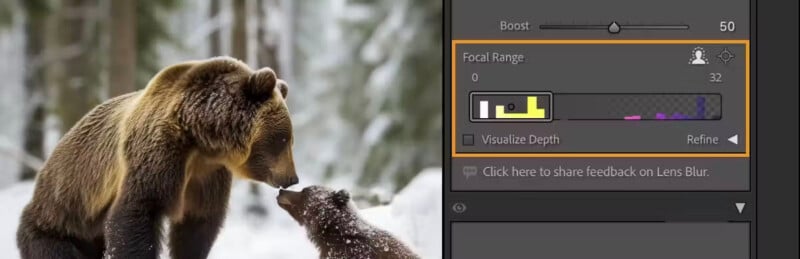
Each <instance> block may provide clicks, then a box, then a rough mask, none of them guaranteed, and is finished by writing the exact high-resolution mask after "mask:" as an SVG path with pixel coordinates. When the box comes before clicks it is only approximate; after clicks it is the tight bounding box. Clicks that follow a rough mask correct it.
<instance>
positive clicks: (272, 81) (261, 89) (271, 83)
mask: <svg viewBox="0 0 800 259" xmlns="http://www.w3.org/2000/svg"><path fill="white" fill-rule="evenodd" d="M277 81H278V79H277V77H276V76H275V71H272V69H270V68H268V67H265V68H262V69H259V70H258V71H256V72H254V73H253V74H252V75H250V78H248V79H247V83H246V84H245V85H244V89H243V90H244V93H245V94H246V95H247V96H250V97H253V98H256V99H259V100H266V99H269V97H270V96H271V95H272V91H274V90H275V85H276V84H277Z"/></svg>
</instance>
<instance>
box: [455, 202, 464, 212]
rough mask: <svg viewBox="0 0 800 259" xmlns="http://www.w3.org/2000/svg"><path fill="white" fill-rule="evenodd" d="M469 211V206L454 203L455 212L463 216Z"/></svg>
mask: <svg viewBox="0 0 800 259" xmlns="http://www.w3.org/2000/svg"><path fill="white" fill-rule="evenodd" d="M465 211H467V205H466V204H464V203H461V202H456V203H453V212H455V213H458V214H461V213H464V212H465Z"/></svg>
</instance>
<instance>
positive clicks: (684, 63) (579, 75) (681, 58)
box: [455, 44, 754, 153]
mask: <svg viewBox="0 0 800 259" xmlns="http://www.w3.org/2000/svg"><path fill="white" fill-rule="evenodd" d="M696 46H697V45H683V44H663V45H662V44H653V45H549V44H526V45H516V44H514V45H472V44H468V45H458V46H457V47H456V55H457V57H456V62H457V66H456V95H457V96H456V111H455V114H456V126H457V127H456V132H455V134H457V135H456V136H457V137H456V139H458V140H460V139H461V135H462V134H474V135H475V140H476V141H475V145H474V146H464V145H462V143H461V141H459V142H457V143H456V151H457V152H459V153H469V152H525V153H535V152H604V153H616V152H734V153H735V152H744V151H745V145H744V136H745V117H744V116H745V62H744V56H745V55H744V53H745V49H744V45H742V44H738V45H700V46H702V47H703V48H705V49H706V51H707V53H708V54H707V55H708V56H709V58H708V59H709V62H710V64H708V65H705V66H693V65H689V64H688V63H689V58H690V56H691V51H692V50H693V49H694V47H696ZM723 47H728V49H729V50H731V51H732V52H734V54H735V55H736V58H735V59H734V60H733V61H732V62H730V63H728V64H727V65H725V64H722V63H721V62H720V61H718V60H717V59H716V57H714V56H716V54H717V53H718V52H719V51H721V50H722V49H723ZM487 51H496V52H502V53H514V54H525V56H526V59H527V61H526V63H524V64H518V65H510V64H497V63H490V64H486V63H480V64H479V63H464V62H462V61H463V59H462V56H463V53H464V52H469V53H484V52H487ZM712 72H719V73H722V75H723V83H717V84H714V83H710V82H708V74H709V73H712ZM473 73H478V75H479V81H478V82H473V81H472V80H471V77H472V74H473ZM753 87H754V86H751V88H753ZM473 91H550V92H554V93H555V94H556V97H555V99H554V100H553V103H554V105H555V108H554V109H557V108H558V99H557V96H558V95H557V94H558V93H720V94H721V95H722V100H723V101H722V105H723V107H722V113H723V114H724V116H723V118H722V120H715V121H668V122H664V121H564V120H561V121H553V122H551V123H472V122H470V121H469V116H470V112H469V100H470V99H469V92H473ZM556 113H557V111H556ZM484 134H491V135H494V136H505V135H509V134H515V135H517V136H528V135H529V134H534V135H537V136H549V135H551V134H557V135H558V136H559V137H560V138H561V144H560V145H551V146H548V147H546V148H542V147H541V146H536V145H491V146H490V145H484V144H483V142H482V141H481V135H484ZM687 134H692V135H699V134H706V135H709V136H715V137H718V138H719V140H720V143H719V144H717V145H703V146H698V145H687V144H686V138H687ZM735 134H738V135H739V136H740V137H741V138H740V142H739V145H735V144H732V143H729V142H728V141H727V140H726V139H727V138H728V137H730V136H733V135H735Z"/></svg>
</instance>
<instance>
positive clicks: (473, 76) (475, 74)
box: [472, 73, 478, 82]
mask: <svg viewBox="0 0 800 259" xmlns="http://www.w3.org/2000/svg"><path fill="white" fill-rule="evenodd" d="M472 82H478V73H472Z"/></svg>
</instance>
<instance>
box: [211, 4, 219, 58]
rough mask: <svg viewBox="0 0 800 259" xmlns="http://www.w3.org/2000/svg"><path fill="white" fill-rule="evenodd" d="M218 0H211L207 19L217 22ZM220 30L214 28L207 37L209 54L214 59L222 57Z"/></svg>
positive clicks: (217, 27)
mask: <svg viewBox="0 0 800 259" xmlns="http://www.w3.org/2000/svg"><path fill="white" fill-rule="evenodd" d="M218 16H219V0H211V6H209V12H208V18H209V19H215V20H217V21H219V17H218ZM220 30H222V28H221V27H220V26H216V27H214V31H212V32H211V34H210V35H209V52H210V53H209V54H210V56H212V57H216V56H219V55H222V44H221V43H220V41H221V39H220V33H219V32H220Z"/></svg>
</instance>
